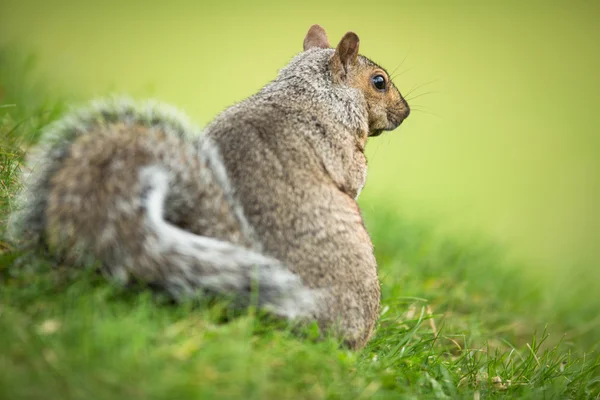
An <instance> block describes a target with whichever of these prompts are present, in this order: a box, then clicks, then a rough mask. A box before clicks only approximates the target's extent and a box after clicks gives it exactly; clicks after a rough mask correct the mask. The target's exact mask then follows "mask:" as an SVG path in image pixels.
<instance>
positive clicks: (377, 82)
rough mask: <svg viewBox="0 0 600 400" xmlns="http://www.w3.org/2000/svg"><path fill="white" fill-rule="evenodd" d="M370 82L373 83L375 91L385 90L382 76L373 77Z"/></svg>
mask: <svg viewBox="0 0 600 400" xmlns="http://www.w3.org/2000/svg"><path fill="white" fill-rule="evenodd" d="M371 81H372V82H373V86H375V89H377V90H380V91H383V90H385V78H384V77H383V75H375V76H374V77H372V78H371Z"/></svg>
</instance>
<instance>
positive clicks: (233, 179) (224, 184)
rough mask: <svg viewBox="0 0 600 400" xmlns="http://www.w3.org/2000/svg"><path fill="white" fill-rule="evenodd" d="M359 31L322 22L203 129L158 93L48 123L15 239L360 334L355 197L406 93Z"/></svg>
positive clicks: (357, 340)
mask: <svg viewBox="0 0 600 400" xmlns="http://www.w3.org/2000/svg"><path fill="white" fill-rule="evenodd" d="M358 46H359V39H358V36H357V35H356V34H354V33H352V32H348V33H347V34H346V35H344V37H343V38H342V40H341V41H340V42H339V44H338V45H337V47H336V48H335V49H332V48H330V45H329V42H328V39H327V35H326V33H325V31H324V30H323V28H321V27H320V26H319V25H313V26H312V27H311V28H310V29H309V31H308V33H307V35H306V37H305V39H304V51H302V52H301V53H300V54H298V55H297V56H296V57H294V58H293V59H292V60H291V61H290V62H289V64H288V65H287V66H286V67H284V68H283V69H282V70H281V71H280V72H279V74H278V76H277V77H276V78H275V79H274V80H273V81H272V82H270V83H269V84H267V85H266V86H265V87H264V88H262V89H261V90H260V91H259V92H258V93H256V94H255V95H253V96H251V97H249V98H247V99H245V100H243V101H242V102H240V103H238V104H235V105H234V106H232V107H230V108H228V109H226V110H225V111H223V112H222V113H221V114H219V115H218V116H217V117H216V118H215V119H214V120H213V121H212V122H211V123H210V124H209V125H208V126H207V127H206V128H205V129H204V130H203V131H200V130H199V129H197V128H196V127H195V126H194V125H193V124H192V123H190V122H189V121H188V119H187V117H185V116H184V115H183V114H181V113H180V112H179V111H177V110H175V109H174V108H172V107H169V106H167V105H164V104H161V103H157V102H151V101H150V102H146V103H136V102H134V101H131V100H128V99H111V100H104V101H97V102H95V103H93V104H92V106H91V107H88V108H84V109H82V110H78V111H75V112H74V113H72V114H70V115H68V116H66V117H64V118H62V119H61V120H59V121H57V122H55V123H53V124H52V125H50V126H49V127H48V128H47V129H46V131H45V132H44V134H43V136H42V141H41V143H40V145H39V146H37V148H36V149H34V150H33V151H32V153H31V154H30V156H29V157H28V168H29V169H30V171H31V172H30V173H29V174H28V176H26V177H24V182H25V185H24V189H23V191H22V193H21V194H20V197H19V198H20V202H19V205H18V207H17V210H16V211H15V212H14V218H13V220H14V222H15V224H14V226H15V227H16V230H15V232H16V234H17V235H18V237H19V238H21V239H22V240H23V239H28V240H33V241H35V242H37V243H40V244H43V245H44V246H47V247H48V248H49V249H50V251H51V252H52V253H53V254H54V255H55V256H57V257H59V258H60V259H61V260H63V261H64V262H65V263H68V264H72V265H83V264H85V263H87V262H89V261H96V262H98V265H99V267H100V269H101V270H102V271H103V272H104V273H105V274H106V275H107V276H109V277H111V278H112V279H115V280H117V281H119V282H123V283H127V282H129V281H132V280H135V281H143V282H147V283H148V284H151V285H153V286H158V287H160V288H162V289H164V290H165V291H166V292H167V293H169V294H170V295H171V296H173V297H174V298H175V299H183V298H188V297H190V296H194V295H195V294H197V292H201V293H202V292H205V293H206V292H208V293H224V294H229V295H235V297H236V298H237V299H238V300H239V301H240V302H241V303H242V304H247V302H248V301H249V298H250V295H251V292H252V291H253V290H254V288H255V287H258V290H257V294H256V297H257V299H258V300H257V301H258V305H259V306H261V307H263V308H265V309H267V310H269V311H270V312H272V313H274V314H275V315H278V316H282V317H285V318H288V319H291V320H309V321H310V320H314V321H317V322H318V324H319V326H320V327H321V328H323V329H326V330H331V331H333V332H335V333H336V334H337V335H339V336H341V337H342V338H343V339H344V340H345V342H346V343H347V344H348V345H349V346H350V347H352V348H360V347H362V346H363V345H364V344H365V343H366V342H367V340H368V338H369V337H370V335H371V333H372V331H373V327H374V324H375V322H376V320H377V317H378V310H379V298H380V289H379V281H378V277H377V265H376V261H375V257H374V255H373V246H372V243H371V240H370V238H369V235H368V233H367V231H366V229H365V227H364V224H363V220H362V217H361V214H360V210H359V207H358V204H357V202H356V198H357V197H358V194H359V193H360V190H361V189H362V187H363V186H364V184H365V179H366V173H367V162H366V158H365V155H364V148H365V145H366V142H367V139H368V137H370V136H377V135H379V134H381V132H382V131H384V130H393V129H395V128H396V127H397V126H398V125H400V123H401V122H402V121H403V120H404V119H405V118H406V117H407V116H408V114H409V107H408V104H407V103H406V101H405V100H404V99H403V98H402V96H401V95H400V92H399V91H398V89H397V88H396V87H395V86H394V84H393V83H392V82H391V80H390V78H389V76H388V74H387V73H386V71H385V70H384V69H383V68H381V67H380V66H378V65H377V64H375V63H373V62H372V61H370V60H369V59H367V58H366V57H364V56H361V55H359V54H358Z"/></svg>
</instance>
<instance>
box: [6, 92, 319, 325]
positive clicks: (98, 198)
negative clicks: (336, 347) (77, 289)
mask: <svg viewBox="0 0 600 400" xmlns="http://www.w3.org/2000/svg"><path fill="white" fill-rule="evenodd" d="M111 123H121V124H126V125H127V126H134V125H135V124H143V125H144V126H149V127H151V128H157V129H159V130H162V131H164V132H167V133H168V134H169V135H171V136H173V137H179V138H182V139H183V138H185V137H187V136H188V135H190V133H191V134H196V133H197V132H196V128H194V127H193V125H192V124H189V123H188V122H187V118H186V117H185V116H183V115H182V114H181V113H179V112H178V111H177V110H175V109H173V108H171V107H168V106H166V105H163V104H159V103H153V102H150V103H147V104H142V105H138V104H136V103H135V102H132V101H130V100H127V99H114V100H110V101H108V102H106V101H101V102H96V103H94V104H93V105H92V107H91V108H89V109H84V110H82V111H79V112H77V113H74V114H72V115H70V116H68V117H66V118H63V119H62V120H60V121H58V122H56V123H55V124H54V125H53V126H51V127H49V129H48V130H47V131H46V132H45V137H42V143H41V146H38V148H37V149H36V150H35V151H34V153H33V154H31V156H32V157H29V158H30V160H29V162H28V165H29V166H31V167H35V171H29V173H28V172H27V171H25V174H24V175H25V176H24V181H25V182H26V185H25V187H24V189H23V190H22V191H21V194H20V195H19V197H18V199H17V203H16V204H15V207H14V208H13V213H12V215H11V222H10V232H9V234H10V235H11V236H12V238H13V239H15V240H19V241H22V240H23V239H25V240H26V241H27V242H37V243H40V244H45V245H47V246H48V247H49V248H50V250H51V251H52V252H53V253H55V254H56V255H58V256H59V257H64V258H65V261H67V262H69V263H75V264H86V263H87V261H88V260H90V261H98V262H100V264H101V265H100V267H101V269H102V271H103V273H105V274H107V275H109V276H110V277H111V278H113V279H114V280H117V281H119V282H122V283H127V282H129V281H132V280H139V281H143V282H146V283H148V284H151V285H153V286H158V287H161V288H163V289H164V290H165V291H167V292H168V293H169V294H170V295H171V296H172V297H173V298H175V299H176V300H180V299H183V298H186V297H190V296H193V295H196V294H197V292H200V293H202V292H204V293H209V294H210V293H212V294H225V295H233V296H234V298H235V300H236V301H237V303H236V304H241V305H245V304H249V303H250V300H251V299H255V301H256V302H257V305H258V306H260V307H262V308H264V309H267V310H269V311H271V312H272V313H274V314H276V315H280V316H283V317H286V318H290V319H294V318H301V317H306V316H310V315H312V313H313V309H314V302H315V301H314V297H313V292H312V291H311V290H310V289H309V288H307V287H306V286H304V285H303V283H302V281H301V279H300V278H299V277H298V276H297V275H295V274H293V273H292V272H290V271H289V270H288V269H287V268H286V266H285V265H283V264H282V263H281V262H280V261H278V260H276V259H273V258H271V257H268V256H266V255H263V254H260V253H259V252H257V251H253V250H250V249H248V248H245V247H242V246H240V245H236V244H234V243H231V242H227V241H223V240H218V239H215V238H211V237H206V236H200V235H196V234H194V233H192V232H190V231H186V230H184V229H181V228H179V227H178V226H176V225H174V224H172V223H170V222H169V221H168V220H167V219H166V218H165V201H166V199H167V197H168V196H169V195H172V194H173V193H171V190H172V189H171V187H170V186H173V182H172V180H173V179H174V178H173V173H172V172H173V171H171V169H170V168H169V166H168V165H165V164H164V163H162V164H161V163H160V162H158V163H149V164H146V165H139V166H138V167H137V168H136V170H135V171H128V172H127V173H123V174H120V175H118V176H116V177H114V176H115V175H114V173H112V172H111V173H109V172H105V173H103V174H104V175H103V174H95V175H93V177H92V174H90V171H91V169H90V167H89V163H90V162H91V161H90V162H88V160H87V159H85V157H84V160H83V161H82V162H81V163H80V164H79V165H78V166H76V167H71V169H70V172H69V173H70V174H71V175H69V179H68V182H65V178H64V177H63V178H61V179H57V178H58V176H59V174H60V173H61V168H63V166H64V164H65V163H66V161H65V160H68V159H69V158H70V157H72V156H73V154H71V153H72V144H73V143H74V142H75V141H76V140H77V139H78V138H79V137H81V136H84V135H92V136H93V133H94V132H98V129H100V128H99V126H104V125H103V124H111ZM91 132H92V133H91ZM91 138H92V137H90V139H91ZM136 155H139V154H137V153H136ZM167 158H168V159H171V160H172V159H173V158H174V157H167ZM114 160H115V157H114V156H113V155H112V154H111V153H110V152H107V154H106V159H105V161H106V162H114ZM106 176H108V177H106ZM111 177H113V178H112V180H111ZM170 181H171V182H170ZM57 185H58V186H57ZM57 187H58V188H59V189H60V190H62V193H63V194H62V197H60V198H54V200H52V193H53V190H55V189H56V188H57ZM90 256H91V257H90ZM88 257H90V258H88Z"/></svg>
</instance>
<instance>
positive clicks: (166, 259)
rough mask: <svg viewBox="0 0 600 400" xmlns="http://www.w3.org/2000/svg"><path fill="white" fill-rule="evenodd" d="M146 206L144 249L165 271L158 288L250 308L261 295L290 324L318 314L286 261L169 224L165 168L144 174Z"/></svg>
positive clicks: (180, 295)
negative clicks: (223, 298) (224, 297)
mask: <svg viewBox="0 0 600 400" xmlns="http://www.w3.org/2000/svg"><path fill="white" fill-rule="evenodd" d="M139 177H140V183H141V188H142V190H141V193H142V195H141V196H142V204H143V207H144V208H145V213H146V221H145V225H146V228H147V229H148V230H149V235H148V236H147V238H146V241H147V243H145V244H144V246H143V247H144V248H145V249H148V250H149V253H151V254H147V255H151V256H152V257H151V258H152V259H154V260H156V261H157V263H156V267H157V268H159V269H162V271H160V273H159V274H158V276H160V277H161V279H163V281H162V282H158V284H159V285H160V286H161V287H164V288H165V289H166V290H167V291H168V292H169V293H170V294H171V295H172V296H173V297H174V298H175V299H182V298H186V297H190V296H193V295H194V294H195V292H196V291H198V290H200V291H207V292H211V293H221V294H230V295H234V296H235V297H236V298H237V299H238V300H239V303H240V304H242V305H248V304H249V302H250V299H251V298H252V297H253V294H254V295H255V297H256V299H257V302H258V306H259V307H262V308H264V309H266V310H268V311H270V312H272V313H273V314H276V315H278V316H282V317H285V318H288V319H295V318H300V317H308V316H310V315H312V314H313V310H314V297H313V295H312V293H311V290H310V289H308V288H307V287H305V286H304V284H303V282H302V280H301V279H300V277H299V276H297V275H295V274H293V273H292V272H290V271H289V270H288V269H287V268H286V267H285V266H284V265H283V264H282V263H281V262H280V261H278V260H276V259H274V258H271V257H268V256H265V255H263V254H260V253H257V252H255V251H252V250H249V249H247V248H244V247H241V246H238V245H236V244H233V243H230V242H226V241H222V240H218V239H214V238H210V237H206V236H200V235H195V234H193V233H191V232H188V231H185V230H183V229H180V228H178V227H177V226H175V225H172V224H170V223H169V222H168V221H167V220H165V218H164V204H165V201H166V198H167V195H168V192H169V175H168V173H167V171H166V170H165V169H164V168H162V167H160V166H148V167H145V168H143V169H141V170H140V173H139Z"/></svg>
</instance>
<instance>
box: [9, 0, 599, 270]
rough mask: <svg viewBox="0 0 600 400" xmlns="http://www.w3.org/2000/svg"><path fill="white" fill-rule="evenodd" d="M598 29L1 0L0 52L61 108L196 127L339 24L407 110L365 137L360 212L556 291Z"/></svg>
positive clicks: (581, 239) (590, 265)
mask: <svg viewBox="0 0 600 400" xmlns="http://www.w3.org/2000/svg"><path fill="white" fill-rule="evenodd" d="M599 21H600V3H599V2H598V1H594V0H590V1H563V2H548V1H545V2H529V1H528V2H522V1H519V2H517V1H512V2H496V3H492V2H475V1H473V2H441V1H439V2H401V1H390V2H382V1H345V2H327V3H326V2H323V1H312V0H310V1H302V2H285V1H280V2H277V1H269V2H250V1H239V2H235V1H233V2H232V1H229V2H225V1H191V0H189V1H170V2H164V1H162V2H154V1H126V2H125V1H114V0H110V1H102V2H94V3H92V2H87V1H62V0H61V1H24V0H20V1H14V0H3V1H2V2H1V3H0V44H7V43H10V44H16V45H17V46H18V47H19V48H20V49H22V50H23V51H24V52H32V53H33V54H35V55H36V57H37V62H38V69H37V71H38V73H39V75H40V76H41V77H42V78H43V79H44V80H46V81H48V82H49V84H50V85H51V87H52V88H55V89H56V90H57V91H59V92H60V93H63V94H65V95H66V96H68V97H67V98H68V99H72V100H78V101H79V100H87V99H88V98H92V97H95V96H100V95H106V94H111V93H115V92H116V93H127V94H131V95H134V96H136V97H147V96H153V97H157V98H159V99H161V100H163V101H166V102H170V103H173V104H175V105H177V106H179V107H181V108H183V109H184V110H185V111H186V112H187V113H188V114H190V115H191V116H192V117H193V118H194V119H195V120H196V121H197V122H198V123H199V124H205V123H207V122H208V121H210V120H211V119H212V118H213V117H214V116H215V114H217V113H218V112H219V111H220V110H223V109H224V108H225V107H227V106H228V105H230V104H232V103H233V102H236V101H238V100H241V99H242V98H244V97H246V96H248V95H250V94H252V93H254V92H255V91H257V90H258V89H259V88H260V87H261V86H262V85H264V84H265V83H267V82H268V81H269V80H270V79H272V78H273V77H274V76H275V74H276V72H277V70H278V68H281V67H283V66H284V65H285V64H286V62H287V61H288V60H289V59H290V58H291V57H292V56H293V55H294V54H295V53H297V52H299V51H300V50H301V48H302V40H303V38H304V34H305V33H306V30H307V29H308V27H309V26H310V25H311V24H313V23H319V24H321V25H323V26H324V27H325V28H326V29H327V31H328V33H329V37H330V40H331V42H332V44H333V43H337V41H338V40H339V39H340V38H341V36H342V35H343V34H344V33H345V32H346V31H348V30H353V31H355V32H356V33H358V35H359V36H360V38H361V52H362V53H363V54H365V55H367V56H368V57H370V58H372V59H374V60H375V61H377V62H379V63H380V64H382V65H383V66H384V67H386V68H387V69H388V71H390V72H391V71H395V74H396V75H398V76H397V77H396V78H395V82H396V84H397V86H398V87H399V88H400V90H401V91H402V92H403V93H405V94H406V93H408V92H410V94H409V95H408V99H409V103H410V104H411V105H412V106H413V110H414V111H413V113H412V114H411V116H410V118H409V119H408V120H407V121H406V122H405V123H404V124H403V125H402V126H401V127H400V128H399V129H398V130H397V131H395V132H392V133H387V134H385V135H383V136H382V137H379V138H376V139H374V140H372V141H371V142H370V143H369V145H368V157H369V161H370V176H369V180H368V183H367V187H366V189H365V192H364V193H363V195H362V198H361V203H362V205H363V207H387V208H391V209H394V210H397V212H398V213H402V214H403V215H408V216H410V217H414V218H420V219H423V218H424V219H427V220H429V221H431V222H432V223H434V224H436V225H437V226H439V228H440V229H442V230H448V231H452V232H455V231H459V232H471V233H473V232H481V233H483V234H484V235H489V236H491V237H492V238H494V239H495V240H497V241H499V242H502V243H506V244H508V247H507V248H508V249H511V251H512V255H514V256H516V257H520V258H522V259H525V260H528V261H529V264H530V265H532V266H533V267H532V273H534V274H536V275H537V276H540V277H541V276H552V277H554V278H557V279H555V281H556V282H561V279H562V277H567V276H571V277H572V276H574V275H577V276H580V277H586V279H588V280H589V279H590V277H592V278H593V279H598V278H600V273H599V272H598V271H599V270H600V268H598V267H599V266H600V262H599V260H600V243H599V239H600V209H599V207H598V204H599V203H600V202H599V200H600V157H599V156H600V135H599V134H600V132H599V129H598V123H597V121H596V116H597V114H598V111H597V110H596V107H597V99H598V94H599V93H600V78H599V77H598V73H599V71H600V52H599V49H600V47H599V44H598V43H599V42H600V23H599ZM390 234H393V232H390ZM536 268H537V269H536ZM590 274H591V275H590Z"/></svg>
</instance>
